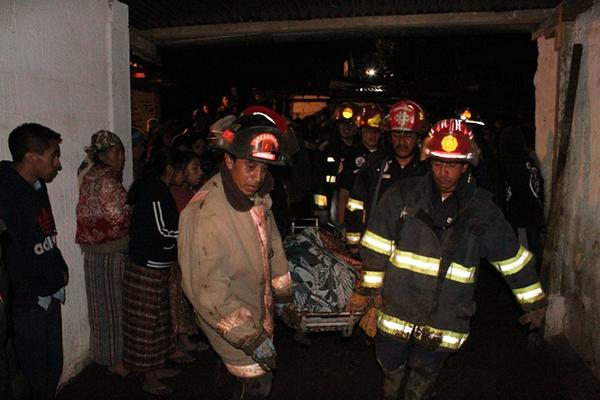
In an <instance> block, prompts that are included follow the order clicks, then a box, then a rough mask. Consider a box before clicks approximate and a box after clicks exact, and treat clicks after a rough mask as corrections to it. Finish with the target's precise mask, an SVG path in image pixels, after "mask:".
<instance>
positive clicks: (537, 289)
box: [513, 282, 545, 304]
mask: <svg viewBox="0 0 600 400" xmlns="http://www.w3.org/2000/svg"><path fill="white" fill-rule="evenodd" d="M513 293H514V294H515V296H516V297H517V300H519V303H521V304H532V303H535V302H536V301H540V300H542V299H543V298H544V297H545V294H544V291H543V290H542V285H541V284H540V283H539V282H536V283H534V284H533V285H529V286H527V287H524V288H519V289H513Z"/></svg>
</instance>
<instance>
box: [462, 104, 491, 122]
mask: <svg viewBox="0 0 600 400" xmlns="http://www.w3.org/2000/svg"><path fill="white" fill-rule="evenodd" d="M458 114H459V115H458V118H460V119H461V121H464V122H466V123H467V124H473V125H480V126H485V123H484V122H483V120H482V118H481V116H480V115H479V113H478V112H477V111H475V110H474V109H472V108H471V107H467V108H465V109H464V110H462V111H461V112H460V113H458Z"/></svg>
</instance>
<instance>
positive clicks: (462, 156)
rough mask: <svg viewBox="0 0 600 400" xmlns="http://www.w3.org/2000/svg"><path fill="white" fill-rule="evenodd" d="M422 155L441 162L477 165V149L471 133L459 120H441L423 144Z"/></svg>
mask: <svg viewBox="0 0 600 400" xmlns="http://www.w3.org/2000/svg"><path fill="white" fill-rule="evenodd" d="M423 155H424V156H425V157H426V158H435V159H438V160H443V161H456V162H468V163H470V164H472V165H477V162H478V161H479V148H478V147H477V144H476V143H475V138H474V137H473V132H471V129H469V127H468V126H467V124H466V123H465V122H463V121H461V120H460V119H443V120H441V121H438V122H437V123H436V124H435V125H434V126H433V127H431V129H430V130H429V134H428V135H427V138H426V139H425V141H424V143H423Z"/></svg>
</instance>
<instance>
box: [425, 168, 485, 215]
mask: <svg viewBox="0 0 600 400" xmlns="http://www.w3.org/2000/svg"><path fill="white" fill-rule="evenodd" d="M429 177H430V181H431V185H430V186H429V187H430V190H431V191H430V195H429V199H430V201H431V206H432V208H431V210H432V214H436V213H437V212H440V211H442V210H443V209H444V208H446V210H444V211H445V212H444V214H448V212H449V211H450V210H448V209H447V208H448V207H449V206H451V205H452V206H451V207H450V208H454V210H455V211H454V212H451V214H453V215H452V216H451V215H446V216H445V217H449V218H450V219H451V220H454V219H455V217H456V215H457V214H458V213H460V212H461V211H462V210H464V208H465V207H466V206H467V205H468V204H469V203H470V202H471V200H472V199H473V197H474V196H475V191H476V189H477V185H476V183H475V178H474V177H473V176H472V175H471V173H470V171H467V172H466V173H464V174H462V175H461V177H460V179H459V180H458V184H457V186H456V189H455V190H454V193H452V194H451V195H450V196H449V197H447V198H446V200H444V201H443V202H442V195H441V193H440V190H439V189H438V187H437V185H436V183H435V180H434V179H433V174H432V173H429ZM435 219H436V218H434V220H435ZM451 223H452V222H449V223H448V224H451Z"/></svg>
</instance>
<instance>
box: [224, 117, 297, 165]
mask: <svg viewBox="0 0 600 400" xmlns="http://www.w3.org/2000/svg"><path fill="white" fill-rule="evenodd" d="M279 118H281V117H279ZM217 146H218V147H220V148H222V149H223V150H225V151H226V152H228V153H231V154H233V155H234V156H236V157H238V158H248V159H252V160H255V161H260V162H264V163H267V164H274V165H283V164H285V163H286V161H287V160H288V159H289V153H288V151H287V150H288V149H287V144H286V143H285V141H284V137H283V135H282V133H281V132H280V131H279V129H278V128H277V126H276V124H275V123H274V122H273V121H272V119H270V118H267V117H266V116H264V115H259V114H251V115H242V116H240V117H239V118H238V119H236V120H235V121H233V122H232V123H231V125H229V126H228V127H227V128H226V129H225V131H224V132H223V134H222V135H221V137H220V138H219V141H218V144H217Z"/></svg>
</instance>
